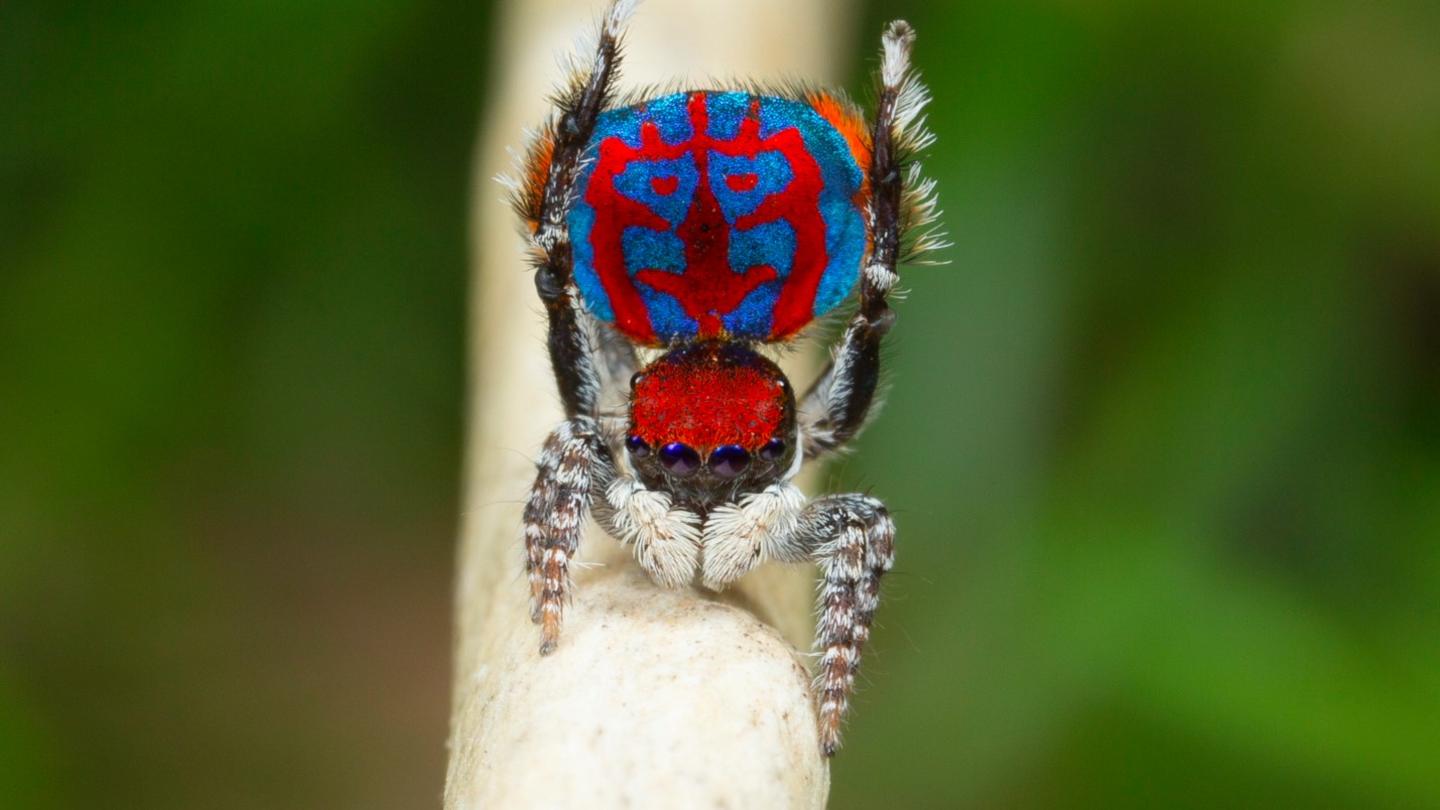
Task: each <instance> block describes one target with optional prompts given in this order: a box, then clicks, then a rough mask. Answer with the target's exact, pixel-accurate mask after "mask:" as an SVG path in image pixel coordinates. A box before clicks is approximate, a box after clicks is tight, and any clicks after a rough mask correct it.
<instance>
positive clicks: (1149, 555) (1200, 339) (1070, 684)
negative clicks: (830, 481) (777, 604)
mask: <svg viewBox="0 0 1440 810" xmlns="http://www.w3.org/2000/svg"><path fill="white" fill-rule="evenodd" d="M883 13H884V14H904V15H907V16H909V17H910V18H911V19H912V22H914V23H915V25H916V27H917V29H918V30H919V31H920V33H921V37H922V39H921V41H920V56H919V59H920V62H921V64H922V65H923V66H925V68H926V74H927V76H928V78H929V79H930V82H931V84H932V86H933V88H934V91H935V96H936V99H937V101H936V103H935V105H934V107H933V108H932V116H931V122H932V124H933V126H934V129H935V130H936V131H937V132H938V133H939V136H940V141H939V146H938V148H937V149H936V150H935V154H934V156H933V158H932V160H931V161H929V163H928V164H927V165H928V166H929V167H930V169H931V171H932V172H933V173H934V174H935V176H936V177H937V178H938V179H939V181H940V188H941V195H942V199H943V202H944V205H945V209H946V212H947V215H946V217H945V222H946V225H947V226H948V228H949V229H950V231H951V234H952V238H953V239H954V242H955V247H954V248H953V249H952V250H951V251H950V252H949V258H950V259H951V260H952V264H951V265H949V266H948V267H943V268H937V269H923V268H922V269H916V270H913V271H911V272H909V273H907V274H906V276H905V281H906V284H907V285H908V286H909V287H910V289H911V291H912V292H911V295H910V298H909V300H908V301H906V302H905V303H904V304H903V305H902V306H901V320H900V325H899V327H898V328H897V330H896V334H897V336H898V339H897V341H896V343H897V345H896V346H894V347H893V349H892V351H891V359H892V361H893V362H892V365H891V368H892V370H893V372H894V375H893V378H892V379H893V383H894V385H893V391H892V393H891V396H890V401H889V405H888V408H887V410H886V411H885V413H884V414H883V415H882V417H881V418H880V420H879V421H878V422H877V423H876V424H875V425H874V427H873V428H872V429H871V430H870V431H869V432H868V433H867V434H866V435H865V437H864V438H863V440H862V441H861V447H860V449H859V452H858V453H857V454H856V455H855V457H854V460H853V461H851V462H850V463H848V464H847V465H846V467H845V469H844V472H843V474H842V475H841V476H840V478H841V479H842V481H844V482H845V483H847V484H862V485H866V486H873V488H874V490H875V491H876V492H877V493H880V494H882V495H884V496H885V497H886V498H887V499H888V500H889V501H890V502H891V503H892V504H893V505H894V507H895V510H896V512H897V513H898V514H897V521H898V523H899V525H900V528H901V532H902V536H901V538H900V542H899V560H900V562H899V565H898V572H897V573H896V575H895V576H894V577H893V578H892V581H891V583H890V585H889V590H888V593H889V598H890V601H889V606H888V607H887V608H886V609H885V610H884V611H883V614H882V616H881V621H882V623H883V625H884V627H882V628H881V629H880V630H879V631H878V632H877V633H876V634H875V642H874V647H875V649H874V655H873V656H872V657H871V658H870V659H869V661H868V662H867V665H866V678H865V680H866V681H868V682H869V683H870V684H871V687H872V688H870V689H868V690H867V691H866V692H865V694H864V695H863V696H862V697H861V698H860V700H859V706H858V708H857V711H856V719H855V721H854V723H853V728H852V734H851V744H850V748H849V749H848V751H847V752H846V756H845V757H844V758H843V759H842V760H841V761H840V762H838V763H837V767H836V769H835V771H834V773H835V775H836V788H835V792H834V795H835V802H834V804H835V806H837V807H865V806H872V807H873V806H881V805H886V806H916V807H919V806H933V807H953V806H976V807H1117V806H1134V807H1176V806H1190V807H1236V806H1257V807H1258V806H1263V807H1316V806H1326V807H1357V808H1358V807H1381V806H1395V807H1417V806H1437V805H1440V768H1437V767H1436V765H1437V763H1440V667H1437V664H1440V645H1437V643H1436V639H1437V638H1440V636H1437V631H1440V623H1437V620H1440V565H1437V563H1440V553H1437V540H1440V452H1437V451H1440V228H1437V225H1440V49H1437V48H1436V47H1435V43H1436V42H1437V41H1440V38H1437V34H1440V9H1437V8H1436V7H1434V6H1433V5H1431V6H1428V7H1425V6H1420V5H1414V6H1403V5H1398V4H1365V5H1363V6H1362V5H1361V4H1339V3H1333V4H1332V3H1273V4H1272V3H1261V4H1213V3H1186V2H1166V3H1143V4H1140V3H1100V4H1069V3H1018V4H1017V3H1009V2H966V3H919V2H916V3H910V4H886V8H884V10H883ZM877 24H878V13H877V16H876V19H875V20H874V21H872V24H870V25H868V26H867V29H866V31H865V33H866V34H868V33H870V31H871V30H873V29H874V28H875V27H876V25H877Z"/></svg>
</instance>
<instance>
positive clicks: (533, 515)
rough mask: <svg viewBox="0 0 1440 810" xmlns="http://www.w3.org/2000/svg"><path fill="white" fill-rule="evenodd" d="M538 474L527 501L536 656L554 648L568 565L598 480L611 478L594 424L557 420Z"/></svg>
mask: <svg viewBox="0 0 1440 810" xmlns="http://www.w3.org/2000/svg"><path fill="white" fill-rule="evenodd" d="M536 466H537V467H538V472H537V474H536V476H535V484H534V485H533V486H532V487H531V488H530V497H529V499H528V500H527V501H526V502H525V513H524V517H523V525H524V531H525V572H526V575H527V577H528V579H529V582H530V618H531V619H532V620H533V621H535V622H536V623H538V624H539V625H540V630H541V632H540V636H541V640H540V653H541V654H542V655H543V654H545V653H548V652H550V651H551V650H553V649H555V644H556V642H557V641H558V639H559V637H560V624H561V620H562V619H563V614H564V607H565V600H566V598H567V597H568V595H569V592H570V561H571V560H572V559H574V557H575V553H576V552H577V551H578V550H579V548H580V535H581V533H582V532H583V531H584V530H585V517H586V515H587V514H588V513H589V509H590V500H591V492H592V489H593V487H594V484H595V482H596V480H604V479H608V478H610V477H612V476H613V472H612V470H613V469H614V467H613V463H612V461H611V458H610V450H609V448H608V447H607V446H606V444H605V440H604V438H603V437H602V436H601V434H600V430H599V427H598V425H596V423H595V420H594V419H592V418H590V417H588V416H575V417H572V418H570V419H566V420H565V421H564V422H561V423H560V425H559V426H558V427H556V428H555V430H553V431H551V432H550V436H549V437H548V438H546V439H545V445H544V447H543V448H542V449H541V451H540V459H539V461H537V462H536Z"/></svg>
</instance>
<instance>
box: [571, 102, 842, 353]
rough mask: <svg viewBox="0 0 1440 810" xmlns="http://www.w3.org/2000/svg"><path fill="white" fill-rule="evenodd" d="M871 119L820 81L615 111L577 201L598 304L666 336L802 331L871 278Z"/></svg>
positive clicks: (603, 121) (581, 283) (596, 142)
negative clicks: (802, 90)
mask: <svg viewBox="0 0 1440 810" xmlns="http://www.w3.org/2000/svg"><path fill="white" fill-rule="evenodd" d="M859 126H860V124H859V117H858V114H856V113H854V112H853V111H851V110H850V109H849V108H848V107H847V106H845V105H844V104H843V103H841V102H839V101H837V100H835V99H834V98H832V97H830V96H822V95H819V94H816V95H815V96H814V98H813V99H811V100H809V101H798V100H794V99H787V98H780V97H776V96H760V95H754V94H750V93H743V92H710V91H696V92H688V93H674V94H670V95H665V96H661V97H659V98H656V99H653V100H650V101H647V102H644V103H642V104H638V105H635V106H632V107H623V108H620V109H614V110H610V111H608V112H606V113H604V114H603V115H601V116H600V118H599V120H598V121H597V123H596V127H595V132H594V134H593V135H592V137H591V139H590V141H589V144H588V146H587V152H586V154H587V156H589V157H590V158H591V161H590V163H589V164H588V165H587V166H586V168H585V169H584V171H583V172H582V173H581V175H580V177H579V179H578V182H577V187H576V192H575V200H574V204H573V207H572V208H571V210H570V212H569V227H570V231H571V243H572V250H573V255H574V263H575V282H576V285H577V286H578V287H579V289H580V292H581V295H582V297H583V299H584V301H585V305H586V307H587V308H588V309H589V310H590V311H591V312H592V313H593V314H594V315H595V316H596V317H598V318H599V319H600V320H602V321H607V322H609V323H612V324H614V326H615V327H616V328H617V329H619V330H620V331H621V332H622V333H624V334H625V335H627V336H629V337H630V338H631V339H633V340H636V341H638V342H640V343H645V344H650V345H659V344H666V343H673V342H675V341H677V340H696V339H702V340H703V339H712V338H738V339H742V340H760V341H770V340H782V339H785V338H788V337H790V336H792V335H794V334H795V333H796V332H798V331H799V330H800V329H802V328H803V327H804V326H805V325H806V324H808V323H810V322H811V321H812V320H814V319H815V318H816V317H817V316H819V315H823V314H824V313H825V312H828V311H829V310H831V309H833V308H834V307H835V306H836V305H837V304H839V303H840V302H841V301H843V300H844V299H845V298H846V296H848V295H849V294H850V292H851V290H852V289H853V288H854V286H855V284H856V281H857V279H858V278H859V273H860V264H861V261H862V259H863V258H864V255H865V251H866V244H867V233H866V227H865V222H864V218H863V211H864V204H865V199H864V194H865V190H866V182H865V171H864V169H865V168H866V167H868V164H869V154H868V152H867V151H866V148H865V147H864V145H863V141H862V140H861V139H860V138H859V137H857V136H855V134H854V130H856V129H857V128H858V127H859ZM842 130H844V131H843V132H842Z"/></svg>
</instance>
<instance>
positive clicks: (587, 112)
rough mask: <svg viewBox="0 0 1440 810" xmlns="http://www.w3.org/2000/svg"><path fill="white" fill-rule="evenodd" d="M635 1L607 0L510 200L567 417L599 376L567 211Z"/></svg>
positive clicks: (583, 405) (592, 399) (581, 406)
mask: <svg viewBox="0 0 1440 810" xmlns="http://www.w3.org/2000/svg"><path fill="white" fill-rule="evenodd" d="M634 5H635V4H634V0H614V2H612V3H611V4H610V7H609V9H608V10H607V11H606V12H605V16H604V18H603V19H602V20H601V23H600V31H599V34H598V36H597V38H596V44H595V53H594V55H593V57H592V59H591V63H590V67H589V72H588V73H585V74H581V75H577V76H575V77H573V78H572V79H571V81H570V82H569V84H568V85H567V87H566V88H565V89H564V90H562V91H561V93H560V94H559V96H558V98H557V100H556V106H557V108H558V109H557V114H556V117H555V118H554V120H552V121H551V122H550V124H549V125H548V126H547V127H546V128H545V130H544V131H543V132H542V133H541V134H540V135H539V136H538V137H537V138H536V139H535V142H534V143H532V144H531V146H530V152H529V155H528V158H527V160H526V167H525V175H526V176H525V178H524V179H523V180H521V181H517V182H516V183H515V191H516V194H515V200H514V202H515V207H516V209H517V210H518V211H519V212H520V214H521V216H523V217H524V218H525V219H526V221H527V222H528V223H529V225H530V229H531V237H530V241H531V245H532V246H533V247H534V248H535V249H536V257H535V270H536V273H535V288H536V290H537V291H538V292H539V294H540V300H541V301H542V302H544V304H545V313H546V316H547V317H548V318H549V324H550V331H549V340H548V345H549V350H550V364H551V366H552V367H553V368H554V370H555V379H556V382H557V384H558V386H559V389H560V399H561V401H562V402H563V403H564V405H565V415H566V416H575V415H577V414H586V415H590V416H593V415H595V414H596V412H597V409H598V407H599V398H600V385H601V380H600V375H599V372H598V371H597V369H596V366H595V359H594V355H593V349H592V347H591V346H590V342H589V340H588V339H587V337H586V334H585V329H584V327H583V325H582V320H583V318H584V316H583V314H582V313H581V312H580V307H579V302H578V301H577V300H576V298H577V294H576V290H575V286H574V280H573V272H572V264H571V262H572V258H571V253H570V235H569V231H568V229H567V228H566V224H565V216H566V213H567V212H568V211H569V210H570V207H571V205H570V203H571V197H572V195H573V194H574V193H575V178H576V175H577V174H578V173H579V170H580V165H581V162H582V161H583V158H584V152H585V145H586V144H587V143H588V142H589V140H590V135H591V133H593V132H594V130H595V121H596V119H597V118H598V117H599V115H600V112H601V110H603V109H604V108H605V104H606V101H607V99H608V98H609V95H610V84H611V81H612V80H613V79H614V76H615V71H616V69H617V68H618V67H619V61H620V35H621V29H622V27H623V25H624V23H625V20H626V18H627V17H628V16H629V14H630V11H631V10H632V9H633V7H634Z"/></svg>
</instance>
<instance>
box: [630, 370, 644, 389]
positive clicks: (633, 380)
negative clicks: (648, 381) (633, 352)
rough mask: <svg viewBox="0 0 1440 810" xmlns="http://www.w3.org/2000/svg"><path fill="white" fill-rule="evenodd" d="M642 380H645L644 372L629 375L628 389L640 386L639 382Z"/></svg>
mask: <svg viewBox="0 0 1440 810" xmlns="http://www.w3.org/2000/svg"><path fill="white" fill-rule="evenodd" d="M643 379H645V372H643V371H637V372H635V373H634V374H631V375H630V387H631V388H634V387H635V386H637V385H639V384H640V381H641V380H643Z"/></svg>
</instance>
